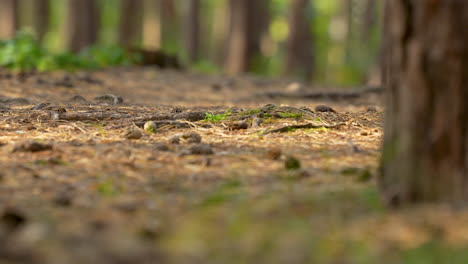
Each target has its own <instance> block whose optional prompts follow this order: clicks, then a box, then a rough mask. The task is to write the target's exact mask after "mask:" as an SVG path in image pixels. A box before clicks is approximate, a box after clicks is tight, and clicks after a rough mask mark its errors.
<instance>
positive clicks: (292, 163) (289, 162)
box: [284, 156, 301, 170]
mask: <svg viewBox="0 0 468 264" xmlns="http://www.w3.org/2000/svg"><path fill="white" fill-rule="evenodd" d="M284 167H285V168H286V169H287V170H298V169H300V168H301V162H300V161H299V160H298V159H297V158H295V157H293V156H287V157H286V160H285V161H284Z"/></svg>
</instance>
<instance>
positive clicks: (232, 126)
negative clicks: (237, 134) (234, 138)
mask: <svg viewBox="0 0 468 264" xmlns="http://www.w3.org/2000/svg"><path fill="white" fill-rule="evenodd" d="M228 128H229V130H242V129H248V128H249V123H247V122H245V121H240V122H236V123H231V124H229V125H228Z"/></svg>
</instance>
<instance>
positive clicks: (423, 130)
mask: <svg viewBox="0 0 468 264" xmlns="http://www.w3.org/2000/svg"><path fill="white" fill-rule="evenodd" d="M386 12H387V14H386V20H387V21H386V36H385V40H384V42H385V43H386V44H387V47H386V52H385V54H386V65H385V67H384V72H383V73H384V83H385V86H386V89H387V97H386V124H385V136H384V152H383V155H382V167H381V175H380V177H379V186H380V188H381V190H382V192H383V196H384V197H385V198H386V200H387V201H388V202H389V203H390V204H393V205H399V204H408V203H418V202H467V201H468V104H467V102H466V100H467V99H468V46H467V43H468V27H467V25H468V2H466V1H463V0H462V1H461V0H443V1H439V0H433V1H420V0H390V1H387V6H386ZM428 29H430V30H428Z"/></svg>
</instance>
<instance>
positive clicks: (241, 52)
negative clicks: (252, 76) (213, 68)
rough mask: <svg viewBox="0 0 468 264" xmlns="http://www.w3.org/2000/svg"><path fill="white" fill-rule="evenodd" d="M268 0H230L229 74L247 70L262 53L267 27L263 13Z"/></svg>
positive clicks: (227, 58)
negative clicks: (262, 41)
mask: <svg viewBox="0 0 468 264" xmlns="http://www.w3.org/2000/svg"><path fill="white" fill-rule="evenodd" d="M266 3H267V1H262V0H257V1H251V0H230V1H229V30H228V31H229V35H228V38H227V43H226V51H227V54H226V61H225V71H226V72H227V73H229V74H238V73H242V72H247V71H249V70H250V69H251V67H252V61H253V59H254V58H255V56H256V55H258V54H259V53H260V45H261V39H262V36H263V34H262V33H264V32H265V27H267V24H268V23H267V22H265V18H266V17H267V16H265V15H262V14H265V12H266V8H267V5H266Z"/></svg>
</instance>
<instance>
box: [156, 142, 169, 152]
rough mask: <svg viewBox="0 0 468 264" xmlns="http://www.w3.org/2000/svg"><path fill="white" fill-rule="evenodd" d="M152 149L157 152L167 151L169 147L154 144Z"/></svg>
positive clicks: (162, 144)
mask: <svg viewBox="0 0 468 264" xmlns="http://www.w3.org/2000/svg"><path fill="white" fill-rule="evenodd" d="M154 149H156V150H159V151H169V150H170V149H169V147H168V146H167V145H166V144H164V143H156V144H154Z"/></svg>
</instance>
